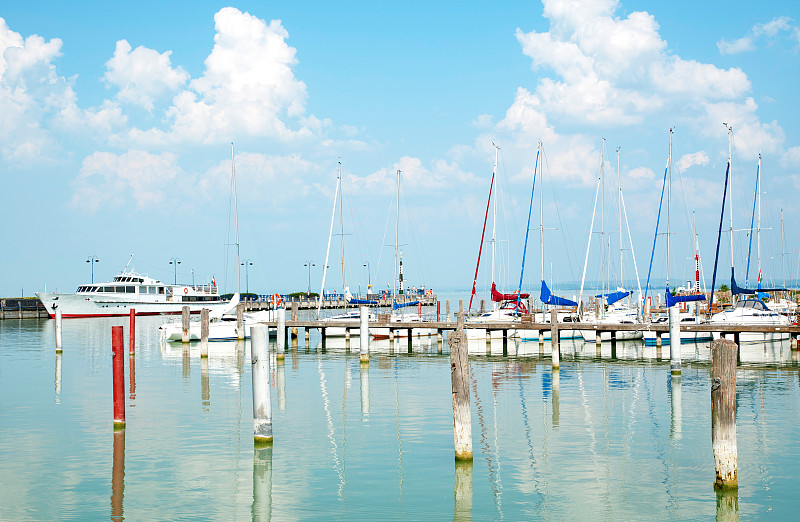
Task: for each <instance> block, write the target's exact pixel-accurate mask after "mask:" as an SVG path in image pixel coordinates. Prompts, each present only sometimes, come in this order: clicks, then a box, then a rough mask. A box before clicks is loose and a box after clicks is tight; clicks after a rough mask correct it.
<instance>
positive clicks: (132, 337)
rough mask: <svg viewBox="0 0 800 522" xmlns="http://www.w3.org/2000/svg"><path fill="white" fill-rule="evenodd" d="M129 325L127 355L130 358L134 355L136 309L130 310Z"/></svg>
mask: <svg viewBox="0 0 800 522" xmlns="http://www.w3.org/2000/svg"><path fill="white" fill-rule="evenodd" d="M130 316H131V318H130V323H129V326H128V353H129V354H130V356H131V357H133V356H134V355H136V309H134V308H131V312H130Z"/></svg>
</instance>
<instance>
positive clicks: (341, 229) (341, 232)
mask: <svg viewBox="0 0 800 522" xmlns="http://www.w3.org/2000/svg"><path fill="white" fill-rule="evenodd" d="M337 179H338V182H337V183H338V185H339V186H341V184H342V162H341V161H340V162H339V172H338V174H337ZM342 192H344V190H339V238H340V241H339V243H340V245H341V251H342V254H341V257H342V294H343V295H344V293H345V287H346V286H347V277H346V274H345V269H344V221H343V220H342V206H343V205H342ZM346 307H347V299H345V308H346Z"/></svg>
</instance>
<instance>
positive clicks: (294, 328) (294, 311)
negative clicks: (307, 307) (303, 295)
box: [292, 301, 299, 339]
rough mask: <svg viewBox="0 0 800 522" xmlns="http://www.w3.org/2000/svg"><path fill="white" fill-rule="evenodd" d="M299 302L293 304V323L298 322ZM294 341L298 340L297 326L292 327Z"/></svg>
mask: <svg viewBox="0 0 800 522" xmlns="http://www.w3.org/2000/svg"><path fill="white" fill-rule="evenodd" d="M298 306H299V305H298V303H297V301H294V302H293V303H292V321H294V322H297V307H298ZM292 339H297V326H292Z"/></svg>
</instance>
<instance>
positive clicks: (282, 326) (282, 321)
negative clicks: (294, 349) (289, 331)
mask: <svg viewBox="0 0 800 522" xmlns="http://www.w3.org/2000/svg"><path fill="white" fill-rule="evenodd" d="M275 315H277V328H278V332H277V333H278V336H277V337H276V338H275V340H276V341H277V342H276V346H275V359H276V360H277V359H281V360H283V359H284V357H286V355H285V354H286V308H278V309H277V310H275Z"/></svg>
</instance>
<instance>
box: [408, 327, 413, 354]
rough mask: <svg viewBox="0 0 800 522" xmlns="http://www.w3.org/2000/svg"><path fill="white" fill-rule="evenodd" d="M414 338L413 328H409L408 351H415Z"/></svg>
mask: <svg viewBox="0 0 800 522" xmlns="http://www.w3.org/2000/svg"><path fill="white" fill-rule="evenodd" d="M413 342H414V338H413V337H412V336H411V328H409V329H408V353H414V345H413V344H412V343H413Z"/></svg>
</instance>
